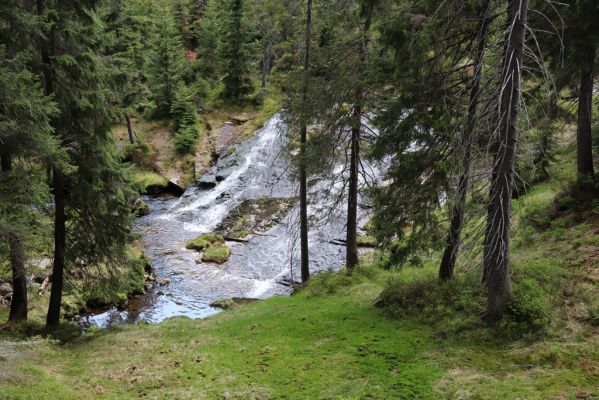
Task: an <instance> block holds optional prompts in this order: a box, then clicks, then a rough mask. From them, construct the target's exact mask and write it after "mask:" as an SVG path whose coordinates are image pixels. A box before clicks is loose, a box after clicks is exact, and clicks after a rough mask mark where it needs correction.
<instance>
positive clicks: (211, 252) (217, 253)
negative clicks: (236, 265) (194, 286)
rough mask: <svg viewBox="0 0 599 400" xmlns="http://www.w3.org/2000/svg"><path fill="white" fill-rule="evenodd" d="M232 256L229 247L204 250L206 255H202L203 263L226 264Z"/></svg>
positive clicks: (212, 247)
mask: <svg viewBox="0 0 599 400" xmlns="http://www.w3.org/2000/svg"><path fill="white" fill-rule="evenodd" d="M230 255H231V251H230V250H229V248H228V247H227V246H222V245H217V246H211V247H208V248H207V249H206V250H204V253H202V261H203V262H214V263H217V264H224V263H225V262H227V260H228V259H229V256H230Z"/></svg>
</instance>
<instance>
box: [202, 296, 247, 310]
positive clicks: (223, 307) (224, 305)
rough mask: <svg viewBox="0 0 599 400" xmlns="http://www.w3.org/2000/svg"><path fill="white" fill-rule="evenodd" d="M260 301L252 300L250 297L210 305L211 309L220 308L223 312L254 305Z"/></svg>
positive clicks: (223, 300) (219, 301) (225, 300)
mask: <svg viewBox="0 0 599 400" xmlns="http://www.w3.org/2000/svg"><path fill="white" fill-rule="evenodd" d="M258 300H259V299H252V298H248V297H232V298H230V299H222V300H217V301H214V302H212V303H210V307H214V308H220V309H221V310H230V309H233V308H237V307H241V306H243V305H246V304H249V303H253V302H255V301H258Z"/></svg>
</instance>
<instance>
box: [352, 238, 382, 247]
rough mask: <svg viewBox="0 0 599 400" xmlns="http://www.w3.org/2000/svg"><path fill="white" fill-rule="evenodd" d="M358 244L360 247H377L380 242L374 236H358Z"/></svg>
mask: <svg viewBox="0 0 599 400" xmlns="http://www.w3.org/2000/svg"><path fill="white" fill-rule="evenodd" d="M356 243H357V244H358V247H376V246H377V245H378V242H377V240H376V238H375V237H374V236H370V235H366V236H358V237H357V238H356Z"/></svg>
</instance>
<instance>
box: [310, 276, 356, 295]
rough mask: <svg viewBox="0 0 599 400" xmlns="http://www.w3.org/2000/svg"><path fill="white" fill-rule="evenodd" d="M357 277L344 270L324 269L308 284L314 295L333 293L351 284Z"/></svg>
mask: <svg viewBox="0 0 599 400" xmlns="http://www.w3.org/2000/svg"><path fill="white" fill-rule="evenodd" d="M353 282H355V279H354V277H353V276H349V275H347V274H346V273H344V272H331V271H324V272H321V273H319V274H318V275H316V276H314V277H313V278H312V279H311V280H310V284H309V285H308V291H309V293H310V295H312V296H321V295H323V294H332V293H335V292H337V290H338V289H339V288H341V287H346V286H350V285H351V284H352V283H353Z"/></svg>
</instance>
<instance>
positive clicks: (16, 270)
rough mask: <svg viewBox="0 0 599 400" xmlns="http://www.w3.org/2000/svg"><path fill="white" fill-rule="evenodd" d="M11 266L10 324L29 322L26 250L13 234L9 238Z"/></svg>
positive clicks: (14, 233)
mask: <svg viewBox="0 0 599 400" xmlns="http://www.w3.org/2000/svg"><path fill="white" fill-rule="evenodd" d="M8 244H9V248H10V265H11V267H12V299H11V301H10V314H9V316H8V320H9V321H10V322H19V321H26V320H27V277H26V275H25V249H24V248H23V243H22V242H21V238H20V237H19V235H18V233H16V232H11V233H10V234H9V238H8Z"/></svg>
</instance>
